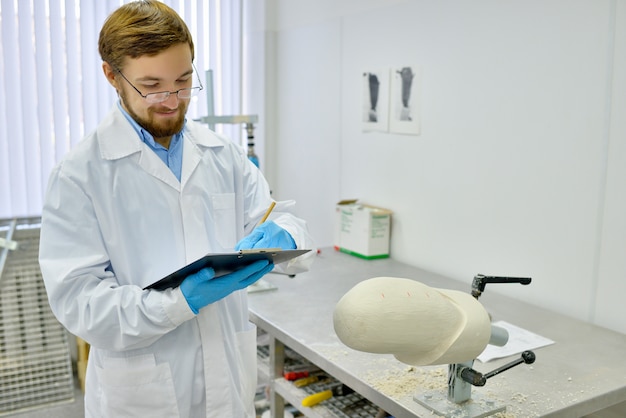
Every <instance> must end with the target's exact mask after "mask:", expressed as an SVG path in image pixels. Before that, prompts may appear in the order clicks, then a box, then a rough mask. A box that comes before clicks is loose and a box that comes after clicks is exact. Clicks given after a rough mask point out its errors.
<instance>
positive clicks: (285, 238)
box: [235, 221, 296, 251]
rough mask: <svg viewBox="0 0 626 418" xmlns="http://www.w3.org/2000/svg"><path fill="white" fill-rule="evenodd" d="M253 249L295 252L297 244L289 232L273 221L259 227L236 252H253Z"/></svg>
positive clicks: (238, 244)
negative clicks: (278, 249) (277, 249)
mask: <svg viewBox="0 0 626 418" xmlns="http://www.w3.org/2000/svg"><path fill="white" fill-rule="evenodd" d="M253 248H280V249H282V250H295V249H296V242H295V241H294V240H293V238H292V237H291V235H289V232H287V231H285V230H284V229H283V228H281V227H280V226H278V225H276V223H274V222H273V221H268V222H264V223H262V224H261V225H259V226H257V227H256V228H255V229H254V231H252V232H251V233H250V235H248V236H247V237H245V238H243V239H242V240H241V241H239V242H238V243H237V245H236V246H235V251H239V250H251V249H253Z"/></svg>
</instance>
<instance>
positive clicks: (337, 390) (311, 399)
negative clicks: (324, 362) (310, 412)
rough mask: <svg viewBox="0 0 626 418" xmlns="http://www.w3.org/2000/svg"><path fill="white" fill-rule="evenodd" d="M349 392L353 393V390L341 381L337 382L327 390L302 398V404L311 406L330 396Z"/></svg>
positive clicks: (343, 394)
mask: <svg viewBox="0 0 626 418" xmlns="http://www.w3.org/2000/svg"><path fill="white" fill-rule="evenodd" d="M350 393H354V390H352V389H350V388H349V387H348V386H346V385H344V384H343V383H337V384H336V385H335V386H333V387H331V388H330V389H328V390H325V391H323V392H318V393H315V394H313V395H309V396H307V397H306V398H304V399H302V406H307V407H312V406H315V405H317V404H318V403H320V402H324V401H325V400H328V399H330V398H332V397H333V396H345V395H349V394H350Z"/></svg>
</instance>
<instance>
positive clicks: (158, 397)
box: [96, 355, 180, 418]
mask: <svg viewBox="0 0 626 418" xmlns="http://www.w3.org/2000/svg"><path fill="white" fill-rule="evenodd" d="M114 360H122V359H114ZM123 360H124V361H123V362H121V361H116V362H115V363H111V364H106V365H105V367H104V368H101V367H96V373H97V375H98V380H99V381H100V383H101V388H102V393H101V395H102V398H101V405H100V407H101V411H102V415H103V416H105V417H122V416H123V417H147V416H150V417H163V418H166V417H168V418H169V417H179V416H180V415H179V413H178V406H177V402H176V393H175V392H174V383H173V380H172V373H171V371H170V367H169V364H168V363H162V364H155V361H154V356H152V355H146V356H139V357H138V358H128V359H123ZM155 413H156V415H155Z"/></svg>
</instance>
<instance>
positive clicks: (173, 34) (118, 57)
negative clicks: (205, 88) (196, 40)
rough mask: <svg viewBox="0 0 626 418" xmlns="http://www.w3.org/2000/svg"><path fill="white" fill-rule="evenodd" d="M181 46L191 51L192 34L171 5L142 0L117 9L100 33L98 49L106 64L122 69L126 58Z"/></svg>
mask: <svg viewBox="0 0 626 418" xmlns="http://www.w3.org/2000/svg"><path fill="white" fill-rule="evenodd" d="M180 43H186V44H188V45H189V48H191V59H192V60H193V58H194V49H193V39H192V37H191V32H189V28H187V25H186V24H185V22H184V21H183V20H182V19H181V17H180V16H179V15H178V14H177V13H176V12H175V11H174V10H173V9H171V8H170V7H169V6H167V5H165V4H163V3H161V2H160V1H156V0H141V1H134V2H131V3H128V4H125V5H123V6H121V7H120V8H118V9H117V10H115V11H114V12H113V13H111V15H109V17H108V18H107V19H106V21H105V22H104V25H103V26H102V29H101V30H100V38H99V40H98V50H99V52H100V57H101V58H102V60H103V61H105V62H108V63H109V64H110V65H111V66H113V67H114V68H117V69H120V70H121V69H122V64H123V62H124V58H125V57H131V58H137V57H141V56H143V55H156V54H158V53H159V52H161V51H163V50H165V49H167V48H169V47H171V46H173V45H176V44H180Z"/></svg>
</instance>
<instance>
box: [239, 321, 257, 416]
mask: <svg viewBox="0 0 626 418" xmlns="http://www.w3.org/2000/svg"><path fill="white" fill-rule="evenodd" d="M237 344H238V345H239V347H238V348H239V350H238V351H239V359H238V360H239V362H238V363H239V364H238V365H239V370H238V372H239V373H238V374H239V382H240V384H241V388H240V390H241V398H242V402H243V405H245V407H247V408H252V410H251V411H248V414H251V415H250V416H252V417H254V395H255V393H256V384H257V364H256V356H257V352H256V326H254V325H252V326H251V328H250V329H248V330H246V331H243V332H240V333H238V335H237Z"/></svg>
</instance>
